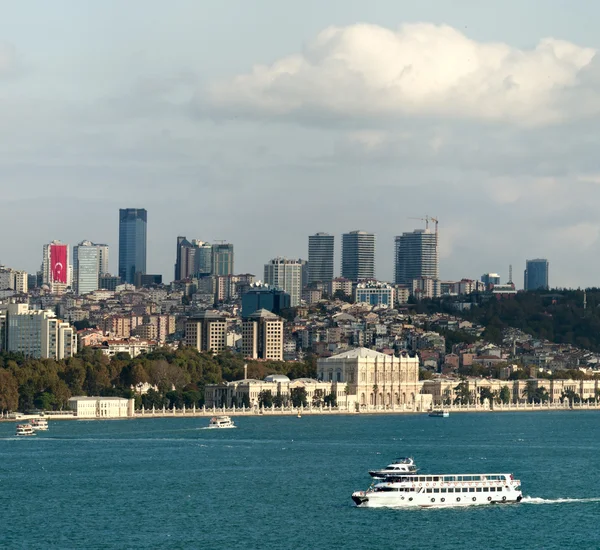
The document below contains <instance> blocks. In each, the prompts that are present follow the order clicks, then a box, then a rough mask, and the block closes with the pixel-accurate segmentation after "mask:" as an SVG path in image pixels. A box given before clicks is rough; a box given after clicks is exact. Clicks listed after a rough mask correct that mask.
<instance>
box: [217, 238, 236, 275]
mask: <svg viewBox="0 0 600 550" xmlns="http://www.w3.org/2000/svg"><path fill="white" fill-rule="evenodd" d="M212 274H213V275H233V245H232V244H228V243H218V244H213V245H212Z"/></svg>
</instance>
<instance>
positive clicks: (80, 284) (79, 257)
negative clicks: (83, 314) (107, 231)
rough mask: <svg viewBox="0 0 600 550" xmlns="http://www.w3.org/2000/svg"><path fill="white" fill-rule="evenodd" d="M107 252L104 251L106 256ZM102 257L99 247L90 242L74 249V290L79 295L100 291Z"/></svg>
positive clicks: (85, 242) (82, 243)
mask: <svg viewBox="0 0 600 550" xmlns="http://www.w3.org/2000/svg"><path fill="white" fill-rule="evenodd" d="M100 246H101V247H105V246H106V245H100ZM106 250H108V247H106ZM106 250H104V249H103V252H104V253H105V254H106ZM100 256H101V252H100V248H99V246H98V245H95V244H94V243H92V242H90V241H82V242H80V243H79V244H78V245H77V246H74V247H73V288H74V290H75V292H76V293H77V294H79V295H81V296H82V295H84V294H89V293H90V292H94V290H98V285H99V283H100V273H101V272H100ZM103 259H104V258H103Z"/></svg>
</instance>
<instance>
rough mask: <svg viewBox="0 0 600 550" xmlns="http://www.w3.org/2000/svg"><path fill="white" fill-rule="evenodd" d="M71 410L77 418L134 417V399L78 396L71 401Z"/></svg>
mask: <svg viewBox="0 0 600 550" xmlns="http://www.w3.org/2000/svg"><path fill="white" fill-rule="evenodd" d="M69 408H70V409H71V410H72V411H73V413H74V414H75V416H76V417H77V418H127V417H132V416H133V415H134V399H126V398H125V397H87V396H84V395H78V396H75V397H71V398H70V399H69Z"/></svg>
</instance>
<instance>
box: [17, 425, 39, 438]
mask: <svg viewBox="0 0 600 550" xmlns="http://www.w3.org/2000/svg"><path fill="white" fill-rule="evenodd" d="M17 435H18V436H27V435H35V432H34V431H33V428H32V427H31V424H17Z"/></svg>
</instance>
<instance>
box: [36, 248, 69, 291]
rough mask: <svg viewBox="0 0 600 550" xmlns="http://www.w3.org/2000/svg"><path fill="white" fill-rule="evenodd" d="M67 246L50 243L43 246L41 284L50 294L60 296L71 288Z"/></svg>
mask: <svg viewBox="0 0 600 550" xmlns="http://www.w3.org/2000/svg"><path fill="white" fill-rule="evenodd" d="M69 256H70V255H69V245H68V244H64V243H61V242H60V241H52V242H51V243H50V244H45V245H44V251H43V257H42V282H43V283H44V284H46V285H48V286H49V287H50V291H51V292H52V293H56V294H60V293H62V292H64V291H65V290H66V289H67V287H68V286H71V275H72V270H71V264H70V261H69Z"/></svg>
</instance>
